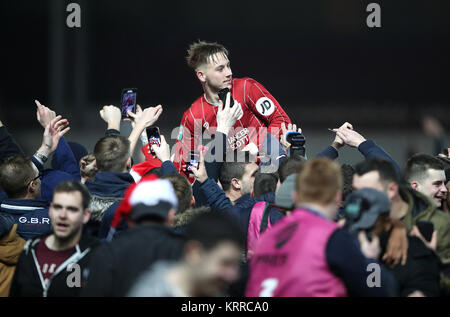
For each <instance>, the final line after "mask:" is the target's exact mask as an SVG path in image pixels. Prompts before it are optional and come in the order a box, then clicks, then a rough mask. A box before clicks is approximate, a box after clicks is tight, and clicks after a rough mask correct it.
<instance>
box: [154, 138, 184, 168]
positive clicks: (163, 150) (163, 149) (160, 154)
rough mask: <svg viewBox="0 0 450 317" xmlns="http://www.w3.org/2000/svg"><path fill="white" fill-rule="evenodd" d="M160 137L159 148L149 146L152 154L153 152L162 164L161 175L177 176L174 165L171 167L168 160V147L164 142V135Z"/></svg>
mask: <svg viewBox="0 0 450 317" xmlns="http://www.w3.org/2000/svg"><path fill="white" fill-rule="evenodd" d="M160 136H161V144H160V145H159V146H157V145H155V144H151V145H150V146H151V147H152V150H153V152H155V154H156V157H157V158H158V159H159V160H160V161H161V162H162V164H161V175H162V176H164V175H169V174H178V171H177V169H176V168H175V165H173V163H172V161H171V160H170V146H169V144H167V142H166V138H165V137H164V135H162V134H161V135H160Z"/></svg>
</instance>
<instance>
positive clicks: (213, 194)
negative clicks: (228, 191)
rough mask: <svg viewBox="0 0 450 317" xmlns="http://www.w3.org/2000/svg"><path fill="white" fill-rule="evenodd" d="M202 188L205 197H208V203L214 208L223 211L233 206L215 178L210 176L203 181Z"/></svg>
mask: <svg viewBox="0 0 450 317" xmlns="http://www.w3.org/2000/svg"><path fill="white" fill-rule="evenodd" d="M200 190H201V191H202V193H203V195H204V197H206V204H207V205H208V206H210V207H211V209H212V210H216V211H223V210H228V209H232V208H233V204H232V203H231V200H230V199H229V198H228V197H227V196H226V195H225V192H224V191H223V189H222V188H220V187H219V185H217V183H216V182H215V181H214V180H213V179H211V178H208V179H207V180H206V181H204V182H202V183H201V185H200ZM196 199H197V198H196Z"/></svg>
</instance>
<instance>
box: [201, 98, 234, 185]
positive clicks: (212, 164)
mask: <svg viewBox="0 0 450 317" xmlns="http://www.w3.org/2000/svg"><path fill="white" fill-rule="evenodd" d="M230 105H231V93H228V94H227V96H226V101H225V106H223V103H222V101H219V106H218V108H217V114H216V121H217V128H216V132H215V134H214V138H213V140H212V142H211V143H210V147H209V149H208V151H207V152H206V154H205V168H206V172H207V174H208V177H210V178H212V179H214V180H215V181H217V180H218V179H219V175H220V169H221V167H222V163H223V160H224V157H225V153H226V147H227V135H228V133H229V132H230V130H231V129H232V128H233V127H234V125H235V123H236V121H237V119H238V118H239V117H240V116H242V108H241V107H231V106H230Z"/></svg>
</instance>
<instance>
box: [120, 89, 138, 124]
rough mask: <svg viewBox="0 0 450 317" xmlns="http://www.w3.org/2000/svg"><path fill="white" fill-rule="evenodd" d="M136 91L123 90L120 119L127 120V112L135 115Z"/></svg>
mask: <svg viewBox="0 0 450 317" xmlns="http://www.w3.org/2000/svg"><path fill="white" fill-rule="evenodd" d="M136 97H137V92H136V89H124V90H123V92H122V102H121V103H122V118H129V117H130V116H129V115H128V112H127V111H128V110H129V111H131V112H133V113H136Z"/></svg>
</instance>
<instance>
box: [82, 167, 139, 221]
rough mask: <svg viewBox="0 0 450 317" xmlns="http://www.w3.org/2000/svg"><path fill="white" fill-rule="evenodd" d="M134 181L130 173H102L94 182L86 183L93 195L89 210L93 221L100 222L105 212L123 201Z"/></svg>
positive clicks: (98, 174)
mask: <svg viewBox="0 0 450 317" xmlns="http://www.w3.org/2000/svg"><path fill="white" fill-rule="evenodd" d="M132 183H134V179H133V177H132V176H131V174H130V173H113V172H100V173H97V175H95V178H94V181H93V182H89V181H87V182H86V186H87V188H88V189H89V191H90V193H91V203H90V205H89V209H90V210H91V212H92V216H91V220H93V221H96V222H100V221H101V220H102V218H103V214H104V213H105V211H106V210H107V209H108V208H109V207H110V206H111V205H112V204H114V203H115V202H117V201H119V200H122V198H123V196H124V193H125V190H126V189H127V187H128V186H130V184H132Z"/></svg>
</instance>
